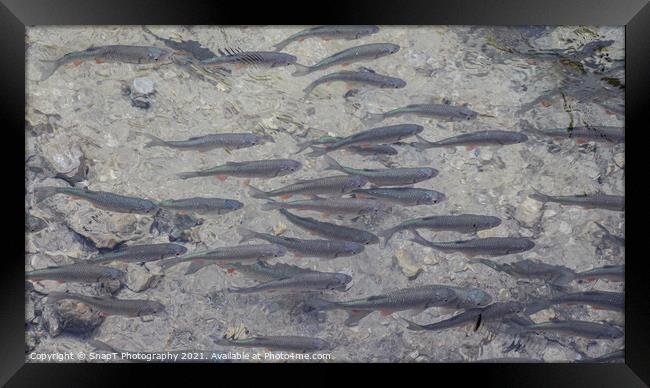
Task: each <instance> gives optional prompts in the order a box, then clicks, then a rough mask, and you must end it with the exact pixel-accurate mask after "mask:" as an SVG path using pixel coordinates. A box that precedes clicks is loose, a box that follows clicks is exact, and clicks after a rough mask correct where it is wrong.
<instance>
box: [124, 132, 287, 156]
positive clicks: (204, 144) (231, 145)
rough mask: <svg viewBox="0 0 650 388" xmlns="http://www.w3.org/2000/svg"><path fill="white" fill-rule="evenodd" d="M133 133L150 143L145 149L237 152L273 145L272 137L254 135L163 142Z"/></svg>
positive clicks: (214, 135) (220, 134) (149, 135)
mask: <svg viewBox="0 0 650 388" xmlns="http://www.w3.org/2000/svg"><path fill="white" fill-rule="evenodd" d="M135 133H139V134H142V135H143V136H145V137H147V138H149V139H150V141H149V142H148V143H147V144H145V145H144V147H145V148H150V147H168V148H175V149H179V150H182V151H186V150H193V151H200V152H206V151H210V150H213V149H217V148H223V149H226V150H239V149H243V148H249V147H253V146H256V145H261V144H265V143H269V142H270V143H275V140H273V137H272V136H269V135H256V134H254V133H213V134H210V135H204V136H194V137H191V138H189V139H187V140H163V139H161V138H159V137H156V136H154V135H151V134H148V133H144V132H135Z"/></svg>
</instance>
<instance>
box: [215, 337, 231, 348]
mask: <svg viewBox="0 0 650 388" xmlns="http://www.w3.org/2000/svg"><path fill="white" fill-rule="evenodd" d="M212 340H213V341H214V343H215V345H221V346H233V341H231V340H229V339H227V338H223V337H217V336H212Z"/></svg>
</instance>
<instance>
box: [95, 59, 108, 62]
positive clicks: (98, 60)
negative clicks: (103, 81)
mask: <svg viewBox="0 0 650 388" xmlns="http://www.w3.org/2000/svg"><path fill="white" fill-rule="evenodd" d="M105 62H106V61H105V60H103V59H101V58H95V63H105Z"/></svg>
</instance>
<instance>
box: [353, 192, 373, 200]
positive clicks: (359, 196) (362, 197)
mask: <svg viewBox="0 0 650 388" xmlns="http://www.w3.org/2000/svg"><path fill="white" fill-rule="evenodd" d="M354 196H355V197H357V198H359V199H368V198H370V197H368V196H367V195H365V194H358V193H355V194H354Z"/></svg>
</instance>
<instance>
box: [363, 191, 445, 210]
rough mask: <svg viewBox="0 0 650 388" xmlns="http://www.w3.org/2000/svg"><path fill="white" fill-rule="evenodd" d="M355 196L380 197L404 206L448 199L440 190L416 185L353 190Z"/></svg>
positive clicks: (433, 202)
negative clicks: (421, 187) (416, 186)
mask: <svg viewBox="0 0 650 388" xmlns="http://www.w3.org/2000/svg"><path fill="white" fill-rule="evenodd" d="M352 194H354V196H355V198H365V197H370V198H380V199H383V200H385V201H389V202H392V203H396V204H399V205H402V206H416V205H435V204H437V203H440V202H442V201H444V200H445V199H446V197H445V195H444V194H443V193H441V192H439V191H435V190H428V189H420V188H415V187H386V188H384V187H376V188H372V189H357V190H352Z"/></svg>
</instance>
